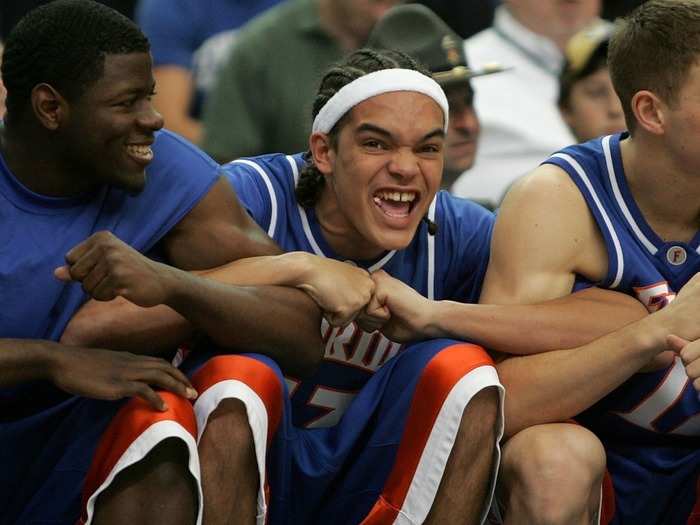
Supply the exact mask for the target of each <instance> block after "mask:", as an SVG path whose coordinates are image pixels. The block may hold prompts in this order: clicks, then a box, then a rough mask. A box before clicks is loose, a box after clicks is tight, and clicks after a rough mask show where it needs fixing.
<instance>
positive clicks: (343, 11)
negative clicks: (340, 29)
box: [334, 0, 402, 42]
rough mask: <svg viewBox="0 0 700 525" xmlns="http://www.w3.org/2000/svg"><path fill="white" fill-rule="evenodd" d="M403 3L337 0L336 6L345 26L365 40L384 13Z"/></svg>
mask: <svg viewBox="0 0 700 525" xmlns="http://www.w3.org/2000/svg"><path fill="white" fill-rule="evenodd" d="M401 3H402V0H336V1H335V6H334V8H335V9H336V14H337V17H338V20H340V21H342V23H343V25H344V26H345V28H346V29H347V30H348V31H349V32H351V33H352V34H353V35H354V36H355V38H357V39H358V40H359V41H361V42H364V41H366V40H367V38H368V37H369V34H370V32H371V31H372V28H373V27H374V24H376V23H377V21H378V20H379V19H380V18H381V17H382V16H384V13H386V12H387V11H388V10H389V9H391V8H392V7H394V6H396V5H398V4H401Z"/></svg>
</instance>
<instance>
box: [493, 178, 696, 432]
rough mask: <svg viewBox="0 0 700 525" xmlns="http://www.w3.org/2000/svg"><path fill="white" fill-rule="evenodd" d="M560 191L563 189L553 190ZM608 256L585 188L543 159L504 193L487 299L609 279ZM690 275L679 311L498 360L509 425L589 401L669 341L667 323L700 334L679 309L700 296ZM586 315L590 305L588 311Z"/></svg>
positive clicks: (531, 297)
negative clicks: (584, 340) (579, 278)
mask: <svg viewBox="0 0 700 525" xmlns="http://www.w3.org/2000/svg"><path fill="white" fill-rule="evenodd" d="M554 192H556V195H557V197H556V198H552V197H550V195H552V193H554ZM591 254H593V255H594V256H591ZM600 261H603V263H601V262H600ZM604 261H607V256H606V253H605V251H604V246H603V244H602V239H601V237H600V234H599V233H598V230H597V228H596V226H595V224H594V222H593V219H592V217H591V215H590V212H589V211H588V209H587V207H586V205H585V202H584V201H583V198H582V197H581V196H580V193H579V192H578V191H577V190H576V188H575V187H574V185H573V183H571V182H570V180H569V179H568V177H567V176H566V175H565V174H564V172H563V171H561V170H559V169H558V168H556V167H552V166H542V167H540V168H538V169H537V170H536V171H535V172H534V173H533V174H532V175H530V176H529V177H527V178H526V179H525V180H524V181H523V182H522V183H520V184H518V185H516V186H515V187H514V188H513V190H511V192H510V194H509V196H508V197H507V198H506V200H505V201H504V205H503V208H502V209H501V213H500V214H499V218H498V220H497V223H496V228H495V231H494V239H493V243H492V259H491V262H490V265H489V269H488V271H487V275H486V280H485V284H484V289H483V292H482V297H481V300H482V302H489V303H498V302H500V303H504V304H508V303H515V302H521V303H526V304H527V303H533V302H537V301H542V300H546V299H551V298H554V297H561V296H563V295H565V294H567V293H568V292H569V291H570V289H571V286H572V284H573V282H574V276H575V274H580V275H583V276H584V277H586V278H588V279H589V280H591V281H597V280H600V279H602V278H603V276H604V275H605V272H606V271H607V268H605V267H604V266H605V263H604ZM691 283H692V282H691ZM691 283H689V284H688V285H687V286H686V288H687V290H686V291H685V293H684V294H683V296H684V297H685V301H682V302H681V303H680V304H679V305H675V306H676V307H677V313H676V314H674V309H676V308H666V309H664V310H663V311H662V312H657V313H655V314H653V315H649V316H646V317H644V318H643V319H641V320H640V321H637V322H635V323H632V324H629V325H627V326H626V327H624V328H622V329H621V330H618V331H617V332H614V333H612V334H610V335H607V336H604V337H602V338H600V339H597V340H595V341H593V342H591V343H589V344H587V345H584V346H580V347H578V348H572V349H567V350H556V351H553V352H546V353H542V354H537V355H531V356H514V357H510V358H508V359H505V360H503V361H502V362H501V363H499V365H498V371H499V375H500V377H501V380H502V381H503V383H504V384H505V385H506V388H507V389H508V391H509V392H510V393H511V395H509V402H508V403H507V404H506V427H507V428H506V433H507V434H513V433H515V432H517V431H518V430H520V429H522V428H525V427H527V426H530V425H534V424H538V423H547V422H555V421H562V420H565V419H568V418H570V417H573V416H574V415H576V414H577V413H579V412H580V411H582V410H584V409H585V408H588V407H589V406H590V405H592V404H593V403H594V402H596V401H598V400H599V399H600V398H601V397H603V396H604V395H605V394H607V393H608V392H610V391H611V390H612V389H613V388H615V387H616V386H617V385H619V384H620V383H622V382H623V381H624V380H626V379H627V378H628V377H630V376H631V375H632V374H634V373H635V372H637V371H638V370H639V369H640V368H642V367H643V366H644V365H646V364H647V363H649V362H650V361H651V360H652V359H654V358H655V357H656V356H657V355H658V354H659V353H660V352H662V351H663V350H665V349H666V336H667V335H668V333H670V332H672V330H671V329H670V325H669V324H668V323H672V325H673V326H674V327H678V328H679V329H681V330H682V331H684V334H685V336H686V337H688V338H689V339H695V338H696V337H697V335H700V334H696V333H694V328H693V327H692V325H690V323H689V324H688V325H686V323H688V319H687V318H686V319H683V314H682V313H680V310H682V309H683V308H684V307H685V304H684V303H686V304H687V303H693V302H694V301H696V300H697V298H696V297H695V294H696V291H695V285H691ZM585 315H590V313H589V311H588V310H585V311H581V316H585Z"/></svg>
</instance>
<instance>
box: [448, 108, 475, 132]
mask: <svg viewBox="0 0 700 525" xmlns="http://www.w3.org/2000/svg"><path fill="white" fill-rule="evenodd" d="M450 109H451V110H450V126H449V127H450V128H453V129H456V130H459V131H462V132H463V133H466V134H468V135H469V136H470V137H474V136H475V135H476V134H477V133H478V132H479V119H478V118H477V116H476V111H474V108H473V107H472V106H462V107H456V108H455V109H454V110H452V108H450Z"/></svg>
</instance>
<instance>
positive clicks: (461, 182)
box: [452, 6, 576, 206]
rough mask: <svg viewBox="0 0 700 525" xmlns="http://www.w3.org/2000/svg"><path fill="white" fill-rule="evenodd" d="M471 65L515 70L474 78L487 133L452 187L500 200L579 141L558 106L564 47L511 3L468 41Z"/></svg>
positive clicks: (492, 201)
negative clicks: (532, 26)
mask: <svg viewBox="0 0 700 525" xmlns="http://www.w3.org/2000/svg"><path fill="white" fill-rule="evenodd" d="M465 50H466V53H467V57H468V60H469V64H471V65H472V66H474V67H479V66H481V65H484V64H486V63H489V62H499V63H500V64H502V65H503V66H504V67H512V69H510V70H508V71H506V72H503V73H499V74H497V75H489V76H485V77H478V78H475V79H473V80H472V84H473V86H474V89H475V91H476V97H475V102H474V103H475V107H476V111H477V114H478V116H479V119H480V121H481V137H480V140H479V148H478V151H477V156H476V162H475V164H474V167H473V168H472V169H470V170H469V171H467V172H464V173H463V174H462V175H460V177H459V178H458V179H457V180H456V182H455V183H454V185H453V186H452V192H453V193H454V194H455V195H458V196H460V197H467V198H470V199H474V200H477V201H482V202H485V203H487V204H490V205H491V206H495V205H497V204H499V203H500V201H501V199H502V198H503V195H504V194H505V192H506V191H507V189H508V188H509V187H510V185H511V184H512V183H513V181H514V180H515V179H516V178H518V177H520V176H521V175H524V174H525V173H527V172H529V171H531V170H533V169H534V168H536V167H537V166H538V165H539V164H540V162H542V161H543V160H545V159H546V158H548V157H549V155H551V154H552V153H553V152H555V151H556V150H559V149H561V148H563V147H565V146H568V145H570V144H573V143H575V142H576V140H575V138H574V137H573V135H572V134H571V131H569V128H568V127H567V125H566V124H565V123H564V121H563V120H562V117H561V115H560V114H559V109H558V107H557V103H556V101H557V97H558V95H559V78H558V75H559V71H560V70H561V67H562V65H563V62H564V57H563V54H562V53H561V51H560V50H559V48H558V47H557V46H556V45H555V44H554V42H552V41H551V40H549V39H548V38H545V37H543V36H541V35H538V34H536V33H533V32H532V31H530V30H529V29H527V28H525V27H524V26H523V25H522V24H520V23H519V22H518V21H517V20H515V18H513V16H512V15H511V14H510V13H509V12H508V10H507V9H506V7H505V6H501V7H499V8H498V9H497V10H496V15H495V18H494V22H493V25H492V27H490V28H489V29H486V30H484V31H481V32H480V33H478V34H476V35H474V36H473V37H471V38H470V39H468V40H467V41H466V42H465Z"/></svg>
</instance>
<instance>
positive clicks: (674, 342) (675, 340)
mask: <svg viewBox="0 0 700 525" xmlns="http://www.w3.org/2000/svg"><path fill="white" fill-rule="evenodd" d="M688 343H689V341H686V340H685V339H683V338H682V337H678V336H677V335H673V334H669V335H667V336H666V345H667V346H668V349H669V350H673V351H674V352H676V353H677V354H680V353H681V350H683V348H685V347H686V345H688Z"/></svg>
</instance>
